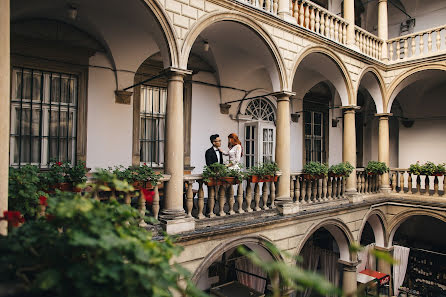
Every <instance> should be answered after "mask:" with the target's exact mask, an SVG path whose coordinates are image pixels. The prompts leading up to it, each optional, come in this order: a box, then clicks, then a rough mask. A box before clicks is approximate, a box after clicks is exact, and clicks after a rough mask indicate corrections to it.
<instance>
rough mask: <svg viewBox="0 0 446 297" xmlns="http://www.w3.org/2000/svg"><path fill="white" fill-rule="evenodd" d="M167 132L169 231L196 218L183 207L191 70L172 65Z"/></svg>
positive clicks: (187, 227) (190, 226)
mask: <svg viewBox="0 0 446 297" xmlns="http://www.w3.org/2000/svg"><path fill="white" fill-rule="evenodd" d="M165 71H166V74H167V76H168V82H167V106H166V135H165V139H166V141H165V145H164V172H165V174H168V175H170V180H169V181H168V182H167V183H166V185H165V187H164V209H163V210H162V211H161V215H160V220H161V222H162V223H163V227H164V228H165V230H166V232H167V233H169V234H177V233H181V232H185V231H191V230H194V229H195V221H194V219H193V218H187V217H186V214H185V211H184V208H183V194H184V181H183V170H184V155H183V153H184V139H183V83H184V80H183V78H184V76H185V75H187V74H190V73H191V72H190V71H187V70H182V69H176V68H168V69H166V70H165Z"/></svg>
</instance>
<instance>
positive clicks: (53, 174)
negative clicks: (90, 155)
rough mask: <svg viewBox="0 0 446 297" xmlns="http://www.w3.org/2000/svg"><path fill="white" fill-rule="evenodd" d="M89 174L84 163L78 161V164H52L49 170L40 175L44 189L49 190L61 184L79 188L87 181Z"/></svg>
mask: <svg viewBox="0 0 446 297" xmlns="http://www.w3.org/2000/svg"><path fill="white" fill-rule="evenodd" d="M87 172H88V169H87V167H86V166H85V162H84V161H78V162H76V164H71V163H70V162H51V163H50V167H49V169H48V170H46V171H44V172H42V173H41V174H40V180H41V184H42V188H44V189H47V190H48V189H51V188H52V187H53V186H55V185H57V184H60V183H69V184H71V185H72V186H77V185H79V184H82V183H84V182H86V181H87Z"/></svg>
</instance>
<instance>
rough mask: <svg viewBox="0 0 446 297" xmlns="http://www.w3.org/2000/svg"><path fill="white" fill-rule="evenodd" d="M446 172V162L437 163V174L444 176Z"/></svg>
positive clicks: (435, 173)
mask: <svg viewBox="0 0 446 297" xmlns="http://www.w3.org/2000/svg"><path fill="white" fill-rule="evenodd" d="M445 173H446V164H445V163H440V164H438V165H437V171H436V172H434V175H435V176H442V175H444V174H445Z"/></svg>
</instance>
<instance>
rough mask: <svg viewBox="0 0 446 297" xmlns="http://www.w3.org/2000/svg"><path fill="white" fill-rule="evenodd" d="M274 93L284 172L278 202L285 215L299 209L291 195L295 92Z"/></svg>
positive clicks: (279, 155) (279, 156) (279, 154)
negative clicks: (293, 102)
mask: <svg viewBox="0 0 446 297" xmlns="http://www.w3.org/2000/svg"><path fill="white" fill-rule="evenodd" d="M273 95H274V96H275V97H276V98H277V121H276V162H277V165H279V168H280V171H281V172H282V175H281V176H280V180H279V185H278V188H277V198H276V204H277V207H278V209H279V211H280V212H281V213H282V214H284V215H285V214H290V213H295V212H297V211H298V207H297V205H295V204H294V203H293V200H292V199H291V197H290V175H291V169H290V162H291V147H290V138H291V130H290V124H291V123H290V120H291V117H290V96H292V95H294V93H290V92H279V93H275V94H273Z"/></svg>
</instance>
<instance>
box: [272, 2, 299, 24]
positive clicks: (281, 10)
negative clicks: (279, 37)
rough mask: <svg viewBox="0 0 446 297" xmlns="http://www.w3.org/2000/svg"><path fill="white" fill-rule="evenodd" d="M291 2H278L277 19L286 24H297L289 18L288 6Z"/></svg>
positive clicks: (293, 19)
mask: <svg viewBox="0 0 446 297" xmlns="http://www.w3.org/2000/svg"><path fill="white" fill-rule="evenodd" d="M291 1H292V0H279V7H278V9H277V14H278V15H279V17H280V18H281V19H283V20H285V21H287V22H290V23H293V24H297V21H296V19H295V18H293V17H292V16H291V12H290V7H291V6H290V4H291Z"/></svg>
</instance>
